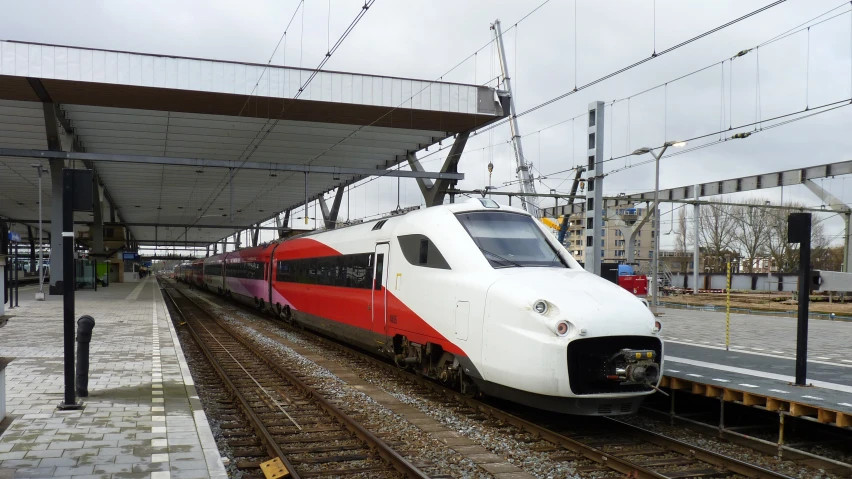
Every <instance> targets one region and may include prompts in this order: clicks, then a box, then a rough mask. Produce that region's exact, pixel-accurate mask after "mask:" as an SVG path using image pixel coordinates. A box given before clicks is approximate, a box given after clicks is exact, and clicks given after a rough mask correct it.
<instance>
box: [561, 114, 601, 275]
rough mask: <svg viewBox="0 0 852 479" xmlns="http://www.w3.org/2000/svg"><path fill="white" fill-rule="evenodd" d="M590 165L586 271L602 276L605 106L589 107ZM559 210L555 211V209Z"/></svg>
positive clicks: (587, 196) (587, 180)
mask: <svg viewBox="0 0 852 479" xmlns="http://www.w3.org/2000/svg"><path fill="white" fill-rule="evenodd" d="M588 111H589V135H588V147H589V148H588V159H589V161H588V164H587V165H586V173H585V176H586V185H587V186H586V211H585V218H586V224H585V227H586V235H585V236H586V239H585V241H586V255H585V262H584V266H585V268H586V271H588V272H590V273H594V274H596V275H600V274H601V252H602V249H601V238H602V236H603V235H602V234H601V233H602V231H601V230H602V229H603V216H602V212H603V209H604V205H603V179H604V174H603V154H604V102H602V101H595V102H592V103H589V110H588ZM554 209H556V208H554Z"/></svg>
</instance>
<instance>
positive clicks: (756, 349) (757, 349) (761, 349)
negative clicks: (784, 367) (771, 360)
mask: <svg viewBox="0 0 852 479" xmlns="http://www.w3.org/2000/svg"><path fill="white" fill-rule="evenodd" d="M751 349H754V350H755V351H766V350H765V349H763V348H751Z"/></svg>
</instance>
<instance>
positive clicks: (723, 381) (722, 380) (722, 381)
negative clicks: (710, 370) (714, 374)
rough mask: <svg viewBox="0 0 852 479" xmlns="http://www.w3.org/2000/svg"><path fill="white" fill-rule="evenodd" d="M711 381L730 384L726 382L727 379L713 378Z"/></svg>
mask: <svg viewBox="0 0 852 479" xmlns="http://www.w3.org/2000/svg"><path fill="white" fill-rule="evenodd" d="M713 380H714V381H719V382H720V383H729V382H731V381H728V380H727V379H719V378H713Z"/></svg>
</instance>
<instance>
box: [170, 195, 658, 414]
mask: <svg viewBox="0 0 852 479" xmlns="http://www.w3.org/2000/svg"><path fill="white" fill-rule="evenodd" d="M175 277H177V278H179V279H180V280H182V281H186V282H188V283H190V284H194V285H196V286H198V287H203V288H205V289H208V290H210V291H213V292H216V293H218V294H222V295H225V296H229V297H232V298H234V299H236V300H240V301H243V302H245V303H248V304H251V305H253V306H256V307H257V308H259V309H262V310H266V311H270V312H272V313H273V314H275V315H277V316H279V317H281V318H282V319H284V320H286V321H291V322H295V323H298V324H300V325H302V326H304V327H307V328H311V329H314V330H317V331H320V332H323V333H325V334H327V335H330V336H333V337H336V338H338V339H339V340H342V341H345V342H347V343H350V344H353V345H357V346H359V347H361V348H364V349H368V350H371V351H377V352H379V353H381V354H383V355H386V356H388V357H389V358H391V359H393V360H394V361H396V363H397V364H398V365H400V366H402V367H411V368H417V369H418V370H419V371H420V372H421V373H423V374H424V375H427V376H430V377H433V378H435V379H438V380H440V381H443V382H445V383H452V384H456V385H458V386H459V387H460V388H461V390H462V391H463V392H470V391H481V392H482V393H484V394H487V395H492V396H496V397H502V398H505V399H509V400H511V401H514V402H518V403H522V404H526V405H530V406H533V407H537V408H541V409H547V410H552V411H559V412H565V413H571V414H584V415H597V414H626V413H631V412H635V411H636V409H637V408H638V407H639V404H640V403H641V401H642V399H643V398H644V396H646V395H648V394H651V393H652V392H653V391H654V388H655V387H656V386H657V383H658V382H659V379H660V376H661V374H660V373H661V368H662V355H663V342H662V340H661V339H660V337H659V334H658V333H659V330H660V328H661V325H660V323H659V322H657V321H655V318H654V316H653V315H652V314H651V312H650V311H649V310H648V308H647V307H645V306H644V305H643V303H642V302H641V301H640V300H639V299H637V298H636V297H635V296H633V295H632V294H630V293H629V292H627V291H625V290H624V289H623V288H620V287H618V286H617V285H614V284H612V283H610V282H608V281H606V280H604V279H602V278H600V277H598V276H595V275H593V274H590V273H588V272H586V271H584V270H583V269H582V268H581V267H580V265H579V264H578V263H577V262H576V261H575V260H574V259H573V258H571V255H570V254H569V253H568V251H566V250H565V249H564V248H563V247H562V246H561V245H560V244H559V243H558V242H557V241H556V240H555V238H553V237H552V236H551V235H550V234H548V233H547V232H546V231H545V230H544V228H543V227H542V226H541V225H540V224H539V222H538V221H536V220H535V219H533V218H532V217H531V216H530V215H529V214H527V213H526V212H524V211H522V210H519V209H516V208H512V207H506V206H503V205H498V204H497V203H495V202H493V201H491V200H489V199H485V198H483V199H477V200H473V201H469V202H465V203H455V204H449V205H443V206H436V207H431V208H427V209H424V210H419V211H415V212H411V213H408V214H405V215H399V216H393V217H390V218H385V219H381V220H377V221H373V222H369V223H361V224H357V225H353V226H347V227H343V228H339V229H334V230H328V231H322V232H316V233H308V234H305V235H301V236H296V237H293V238H289V239H285V240H281V241H277V242H273V243H271V244H267V245H263V246H258V247H254V248H246V249H241V250H237V251H234V252H231V253H227V254H220V255H216V256H211V257H208V258H205V259H203V260H197V261H195V262H194V263H191V264H184V265H180V266H178V267H176V268H175Z"/></svg>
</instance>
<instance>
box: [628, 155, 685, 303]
mask: <svg viewBox="0 0 852 479" xmlns="http://www.w3.org/2000/svg"><path fill="white" fill-rule="evenodd" d="M670 146H673V147H675V148H680V147H682V146H686V142H685V141H667V142H666V143H665V144H664V145H663V149H662V150H660V152H659V153H658V154H655V153H654V150H653V149H651V148H648V147H647V146H643V147H642V148H639V149H638V150H636V151H634V152H633V153H632V154H633V155H644V154H646V153H650V154H651V156H653V157H654V163H655V164H656V175H655V180H654V210H653V213H654V230H653V231H654V258H653V261H652V262H651V268H652V269H651V305H652V307H653V311H654V314H656V313H657V308H658V306H659V302H658V299H659V289H660V288H659V279H658V276H659V266H660V215H658V214H657V208H659V206H660V198H659V196H660V158H662V157H663V153H665V152H666V149H668V147H670Z"/></svg>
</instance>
